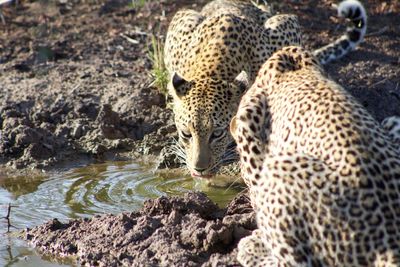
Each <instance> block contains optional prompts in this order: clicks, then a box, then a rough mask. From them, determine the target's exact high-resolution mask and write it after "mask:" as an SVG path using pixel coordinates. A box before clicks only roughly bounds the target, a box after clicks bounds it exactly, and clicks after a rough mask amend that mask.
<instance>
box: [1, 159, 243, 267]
mask: <svg viewBox="0 0 400 267" xmlns="http://www.w3.org/2000/svg"><path fill="white" fill-rule="evenodd" d="M193 189H195V190H199V191H203V192H205V193H206V194H207V195H208V196H209V197H210V198H211V199H212V200H213V201H214V202H216V203H218V204H219V205H220V206H223V205H226V203H228V202H229V201H230V200H231V199H232V198H233V197H234V196H235V195H236V194H237V193H238V191H239V190H240V189H236V188H229V189H225V188H212V187H208V186H205V185H204V183H201V182H200V183H199V182H198V181H193V179H192V178H191V177H189V176H185V175H182V174H179V173H169V174H168V172H166V173H163V174H162V175H160V174H155V173H154V172H153V169H152V166H145V165H141V164H137V163H135V162H106V163H102V164H94V165H90V166H88V167H83V168H77V169H74V170H71V171H68V172H64V173H59V174H54V175H51V176H50V177H46V176H34V177H29V176H25V177H16V178H11V177H0V217H2V216H4V215H5V213H6V205H7V204H8V203H12V204H13V205H15V206H17V207H16V208H13V209H12V214H11V220H12V224H13V225H14V226H16V227H17V228H18V229H24V228H26V227H32V226H34V225H38V224H41V223H44V222H45V221H48V220H50V219H52V218H58V219H59V220H61V221H63V220H67V219H69V218H78V217H90V216H92V215H93V214H98V213H119V212H122V211H127V210H129V211H132V210H137V209H139V208H140V207H141V206H142V204H143V202H144V200H146V199H149V198H156V197H159V196H165V195H182V194H184V193H185V192H188V191H190V190H193ZM1 207H4V208H1ZM3 214H4V215H3ZM5 229H6V225H5V224H4V221H0V240H1V242H0V266H62V265H57V264H53V263H49V262H43V260H41V258H40V257H38V256H37V255H36V254H35V253H34V252H33V251H32V249H30V248H27V247H26V244H24V243H23V242H22V241H19V240H16V239H15V238H11V239H7V238H8V237H7V236H6V235H4V237H7V238H3V235H2V234H1V233H4V232H5ZM3 240H5V241H6V242H3ZM16 242H20V243H19V244H16ZM21 242H22V243H21ZM66 266H71V264H70V263H68V264H67V265H66Z"/></svg>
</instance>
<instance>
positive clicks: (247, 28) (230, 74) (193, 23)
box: [164, 0, 367, 180]
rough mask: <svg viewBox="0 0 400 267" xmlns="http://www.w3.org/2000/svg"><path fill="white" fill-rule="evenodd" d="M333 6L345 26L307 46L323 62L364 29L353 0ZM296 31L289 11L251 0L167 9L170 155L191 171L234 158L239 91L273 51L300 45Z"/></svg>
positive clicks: (208, 172) (203, 171) (209, 172)
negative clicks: (173, 135)
mask: <svg viewBox="0 0 400 267" xmlns="http://www.w3.org/2000/svg"><path fill="white" fill-rule="evenodd" d="M338 13H339V16H342V17H345V18H347V19H348V20H349V27H348V29H347V30H346V33H345V34H343V36H341V37H340V38H338V39H337V40H336V41H333V42H332V43H331V44H328V45H326V46H324V47H322V48H320V49H317V50H315V51H314V54H315V56H316V57H317V58H318V59H319V61H320V62H321V63H323V64H327V63H328V62H330V61H332V60H334V59H338V58H340V57H342V56H344V55H346V54H347V53H348V52H349V51H351V50H352V49H354V48H355V47H356V46H357V45H358V44H359V43H360V42H361V41H362V40H363V38H364V35H365V32H366V27H367V15H366V12H365V9H364V7H363V5H362V4H361V3H360V2H358V1H355V0H346V1H344V2H342V3H341V4H340V5H339V6H338ZM303 39H304V37H302V34H301V27H300V24H299V22H298V19H297V16H296V15H293V14H277V15H274V14H272V13H271V11H270V9H268V8H267V7H266V6H265V5H254V4H252V3H251V1H244V0H215V1H212V2H210V3H208V4H207V5H206V6H204V8H203V9H202V10H201V11H200V12H198V11H195V10H192V9H183V10H180V11H178V12H177V13H176V14H175V15H174V16H173V18H172V20H171V22H170V24H169V27H168V31H167V34H166V41H165V46H164V54H165V56H164V62H165V65H166V68H167V71H168V76H169V84H168V95H169V97H170V99H171V102H172V105H171V106H172V110H173V114H174V115H173V116H174V121H175V126H176V128H177V133H178V141H177V146H175V148H177V149H176V155H177V156H179V158H180V159H182V161H183V162H182V163H183V164H186V166H187V170H189V172H190V173H191V175H192V176H193V177H198V178H200V179H201V178H206V179H208V178H212V177H215V173H216V172H217V170H218V168H219V167H220V166H222V165H224V164H227V163H230V162H234V161H237V160H238V156H237V154H236V150H235V145H234V142H233V139H232V137H231V135H230V133H229V122H230V120H231V118H232V117H233V115H234V114H235V113H236V110H237V106H238V104H239V101H240V97H241V96H242V95H243V93H244V92H245V91H246V90H247V89H248V88H249V86H250V85H251V84H252V83H253V82H254V79H255V76H256V74H257V72H258V70H259V68H260V67H261V65H262V64H263V63H264V62H265V60H266V59H268V58H269V57H270V56H271V55H272V53H273V52H275V51H276V50H278V49H280V48H282V47H284V46H288V45H302V40H303ZM209 180H210V179H209ZM211 180H212V179H211Z"/></svg>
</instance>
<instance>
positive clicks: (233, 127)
mask: <svg viewBox="0 0 400 267" xmlns="http://www.w3.org/2000/svg"><path fill="white" fill-rule="evenodd" d="M236 128H237V127H236V116H233V118H232V119H231V123H230V124H229V131H230V132H231V135H232V137H233V139H235V141H236Z"/></svg>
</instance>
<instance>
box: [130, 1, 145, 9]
mask: <svg viewBox="0 0 400 267" xmlns="http://www.w3.org/2000/svg"><path fill="white" fill-rule="evenodd" d="M146 1H147V0H131V2H130V3H129V7H130V8H142V7H143V6H144V4H145V3H146Z"/></svg>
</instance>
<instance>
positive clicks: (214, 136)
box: [210, 129, 226, 140]
mask: <svg viewBox="0 0 400 267" xmlns="http://www.w3.org/2000/svg"><path fill="white" fill-rule="evenodd" d="M225 134H226V131H225V130H224V129H216V130H215V131H213V132H212V134H211V136H210V139H211V140H217V139H221V138H222V137H223V136H224V135H225Z"/></svg>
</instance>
